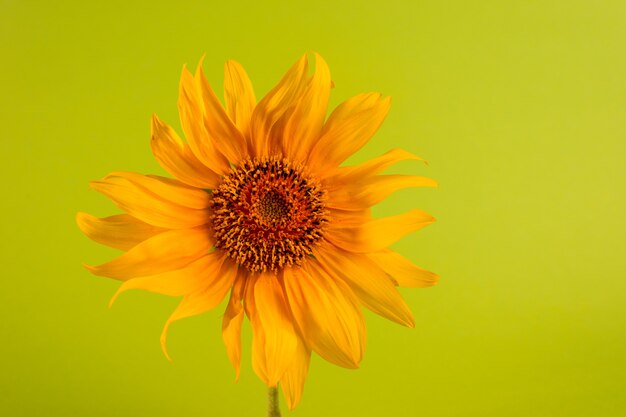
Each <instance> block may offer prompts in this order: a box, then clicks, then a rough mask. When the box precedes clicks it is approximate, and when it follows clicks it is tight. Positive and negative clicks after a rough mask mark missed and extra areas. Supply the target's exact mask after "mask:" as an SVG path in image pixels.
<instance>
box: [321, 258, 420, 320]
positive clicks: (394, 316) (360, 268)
mask: <svg viewBox="0 0 626 417" xmlns="http://www.w3.org/2000/svg"><path fill="white" fill-rule="evenodd" d="M315 257H316V258H317V259H319V261H320V264H322V265H324V267H325V268H326V269H328V272H329V273H331V274H333V275H335V276H338V277H340V278H341V279H343V280H344V281H345V282H346V283H347V284H348V285H349V286H350V288H352V290H353V291H354V294H355V295H356V296H357V297H358V298H359V300H360V301H361V303H362V304H363V305H364V306H365V307H367V308H368V309H370V310H372V311H373V312H374V313H376V314H378V315H380V316H382V317H385V318H387V319H389V320H391V321H395V322H396V323H399V324H402V325H403V326H407V327H415V322H414V320H413V315H412V314H411V310H409V307H408V306H407V305H406V303H405V301H404V299H403V298H402V296H401V295H400V293H399V292H398V290H397V289H396V287H395V286H394V285H393V283H392V282H391V280H390V279H389V277H388V276H387V274H386V273H385V271H384V270H382V269H381V268H380V267H379V266H378V265H377V264H376V263H375V262H373V261H372V260H370V259H369V258H367V256H365V255H360V254H356V253H349V252H344V251H338V250H337V249H334V248H333V249H331V250H328V249H326V250H324V249H322V248H320V249H319V250H317V251H316V253H315Z"/></svg>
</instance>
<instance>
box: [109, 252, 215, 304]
mask: <svg viewBox="0 0 626 417" xmlns="http://www.w3.org/2000/svg"><path fill="white" fill-rule="evenodd" d="M221 262H222V258H221V256H220V255H219V254H218V252H212V253H210V254H208V255H204V256H202V257H200V258H198V259H197V260H195V261H193V262H191V263H190V264H188V265H187V266H185V267H183V268H181V269H177V270H174V271H168V272H163V273H160V274H155V275H149V276H146V277H138V278H131V279H129V280H128V281H125V282H124V283H123V284H122V285H120V287H119V288H118V290H117V292H116V293H115V295H114V296H113V297H112V298H111V301H110V302H109V307H110V306H111V305H113V303H114V302H115V300H116V299H117V297H119V295H120V294H121V293H123V292H125V291H128V290H132V289H141V290H146V291H151V292H155V293H158V294H164V295H169V296H172V297H176V296H181V295H187V294H190V293H192V292H194V291H196V290H198V289H200V288H201V287H202V286H204V285H206V284H207V282H208V281H209V280H210V279H211V277H209V276H207V275H206V271H208V270H211V268H212V266H213V265H214V264H217V263H219V264H221Z"/></svg>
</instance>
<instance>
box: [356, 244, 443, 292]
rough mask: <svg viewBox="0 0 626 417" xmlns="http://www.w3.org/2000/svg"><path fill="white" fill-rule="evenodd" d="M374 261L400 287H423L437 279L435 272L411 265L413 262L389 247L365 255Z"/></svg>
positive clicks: (434, 282) (435, 281) (430, 284)
mask: <svg viewBox="0 0 626 417" xmlns="http://www.w3.org/2000/svg"><path fill="white" fill-rule="evenodd" d="M367 256H368V257H369V258H370V259H371V260H373V261H374V262H376V263H377V264H378V265H379V266H380V267H381V268H382V269H383V270H384V271H385V272H386V273H387V274H389V276H390V277H391V279H392V280H393V282H394V283H395V284H396V285H399V286H401V287H411V288H424V287H430V286H432V285H435V284H436V283H437V281H439V277H438V276H437V274H434V273H432V272H430V271H426V270H425V269H422V268H419V267H417V266H415V265H413V262H411V261H409V260H408V259H406V258H405V257H404V256H402V255H400V254H399V253H397V252H394V251H392V250H391V249H385V250H382V251H380V252H374V253H370V254H368V255H367Z"/></svg>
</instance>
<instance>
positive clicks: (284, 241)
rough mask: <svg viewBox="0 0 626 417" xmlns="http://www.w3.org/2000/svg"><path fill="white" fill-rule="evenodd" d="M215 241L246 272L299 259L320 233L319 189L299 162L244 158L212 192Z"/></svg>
mask: <svg viewBox="0 0 626 417" xmlns="http://www.w3.org/2000/svg"><path fill="white" fill-rule="evenodd" d="M211 211H212V216H211V218H212V221H213V227H214V230H215V246H216V247H217V248H220V249H222V250H224V251H226V252H227V253H228V255H229V256H230V257H231V258H232V259H234V260H235V262H237V264H239V265H243V266H244V267H246V268H247V269H248V270H250V271H254V272H262V271H267V270H272V271H276V270H279V269H281V268H283V267H284V266H288V265H292V264H297V265H299V264H301V262H302V260H303V258H304V257H305V256H307V255H310V254H311V248H312V247H313V245H315V244H316V243H317V242H318V241H319V240H320V239H321V237H322V234H323V228H324V224H325V223H326V221H327V219H326V211H325V209H324V205H323V192H322V190H321V189H320V187H319V185H318V184H317V183H316V182H315V181H313V180H312V179H310V178H307V177H306V176H304V175H303V174H302V167H301V166H294V165H292V164H291V163H290V162H289V161H287V160H286V159H282V158H278V157H272V158H263V159H261V160H256V159H255V160H249V159H248V160H245V161H243V162H242V163H241V164H240V165H239V166H238V167H237V168H233V170H232V172H231V173H230V174H229V175H227V176H225V177H224V178H223V180H222V183H221V184H220V186H219V187H218V188H217V189H216V190H215V191H214V192H213V196H212V202H211Z"/></svg>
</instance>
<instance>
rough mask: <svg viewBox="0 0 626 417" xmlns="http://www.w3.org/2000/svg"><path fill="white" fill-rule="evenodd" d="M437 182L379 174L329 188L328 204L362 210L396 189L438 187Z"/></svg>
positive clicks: (414, 177) (409, 176)
mask: <svg viewBox="0 0 626 417" xmlns="http://www.w3.org/2000/svg"><path fill="white" fill-rule="evenodd" d="M436 186H437V182H436V181H435V180H432V179H430V178H426V177H417V176H413V175H378V176H373V177H366V178H364V179H361V180H360V181H356V182H352V183H349V184H343V185H342V186H340V187H336V188H334V189H332V188H331V189H327V191H328V201H327V206H328V207H333V208H338V209H342V210H360V209H362V208H363V207H371V206H373V205H376V204H378V203H380V202H381V201H383V200H384V199H385V198H387V197H388V196H389V195H391V194H393V193H395V192H396V191H399V190H402V189H405V188H410V187H436Z"/></svg>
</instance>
